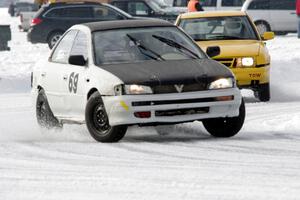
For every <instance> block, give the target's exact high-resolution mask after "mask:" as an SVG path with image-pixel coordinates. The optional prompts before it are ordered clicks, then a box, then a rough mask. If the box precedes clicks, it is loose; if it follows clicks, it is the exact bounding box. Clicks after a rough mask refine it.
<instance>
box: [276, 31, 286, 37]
mask: <svg viewBox="0 0 300 200" xmlns="http://www.w3.org/2000/svg"><path fill="white" fill-rule="evenodd" d="M287 34H288V32H286V31H276V32H275V35H281V36H283V35H287Z"/></svg>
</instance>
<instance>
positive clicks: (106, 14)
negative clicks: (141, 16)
mask: <svg viewBox="0 0 300 200" xmlns="http://www.w3.org/2000/svg"><path fill="white" fill-rule="evenodd" d="M93 13H94V18H96V19H99V20H117V19H123V18H124V17H122V16H121V15H120V14H119V13H117V12H116V11H114V10H112V9H110V8H107V7H104V6H97V7H93Z"/></svg>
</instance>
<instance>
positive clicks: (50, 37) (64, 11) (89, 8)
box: [27, 2, 133, 48]
mask: <svg viewBox="0 0 300 200" xmlns="http://www.w3.org/2000/svg"><path fill="white" fill-rule="evenodd" d="M125 19H133V17H132V16H131V15H129V14H127V13H126V12H124V11H122V10H120V9H118V8H116V7H114V6H112V5H109V4H105V3H103V4H101V3H91V2H76V3H52V4H49V5H45V6H43V7H42V8H41V9H40V10H39V11H38V13H37V14H36V16H35V17H34V19H33V20H32V23H31V27H30V29H29V31H28V35H27V38H28V41H30V42H31V43H48V45H49V48H52V47H53V46H54V45H55V43H56V42H57V41H58V40H59V38H60V37H61V36H62V35H63V33H64V32H65V31H66V30H68V29H69V28H70V27H71V26H73V25H75V24H81V23H87V22H96V21H111V20H125Z"/></svg>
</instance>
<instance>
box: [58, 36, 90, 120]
mask: <svg viewBox="0 0 300 200" xmlns="http://www.w3.org/2000/svg"><path fill="white" fill-rule="evenodd" d="M78 55H82V56H83V57H84V58H85V60H87V59H88V43H87V35H86V34H85V33H83V32H82V31H78V32H77V35H76V37H75V39H74V43H73V46H72V48H71V51H70V54H69V56H78ZM62 70H63V75H64V81H63V84H62V93H63V98H64V104H65V105H64V107H65V115H64V117H65V118H70V119H72V118H76V119H84V110H85V103H86V93H85V91H86V84H88V82H89V79H88V77H87V72H88V67H87V66H79V65H72V64H68V65H65V66H64V67H63V69H62ZM65 77H66V78H65Z"/></svg>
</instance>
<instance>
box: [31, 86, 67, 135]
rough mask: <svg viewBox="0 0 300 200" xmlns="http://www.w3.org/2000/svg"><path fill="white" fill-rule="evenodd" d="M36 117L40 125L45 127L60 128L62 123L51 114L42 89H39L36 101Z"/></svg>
mask: <svg viewBox="0 0 300 200" xmlns="http://www.w3.org/2000/svg"><path fill="white" fill-rule="evenodd" d="M36 117H37V122H38V124H39V126H40V127H42V128H47V129H55V128H57V129H60V128H62V126H63V125H62V124H61V123H60V122H59V121H58V119H57V118H56V117H55V116H54V115H53V113H52V111H51V108H50V106H49V103H48V100H47V97H46V94H45V92H44V90H40V91H39V93H38V96H37V101H36Z"/></svg>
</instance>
